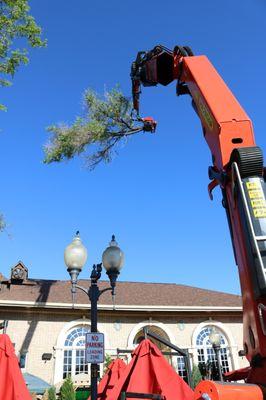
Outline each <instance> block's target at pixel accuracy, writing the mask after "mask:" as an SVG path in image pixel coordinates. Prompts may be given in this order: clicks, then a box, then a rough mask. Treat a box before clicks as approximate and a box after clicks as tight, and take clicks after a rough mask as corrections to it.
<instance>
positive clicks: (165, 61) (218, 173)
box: [131, 46, 266, 400]
mask: <svg viewBox="0 0 266 400" xmlns="http://www.w3.org/2000/svg"><path fill="white" fill-rule="evenodd" d="M131 79H132V93H133V106H134V109H135V110H136V113H137V115H139V96H140V89H141V85H143V86H155V85H157V84H162V85H165V86H166V85H168V84H169V83H171V82H172V81H174V80H176V81H177V95H183V94H188V95H190V96H191V98H192V105H193V107H194V109H195V111H196V112H197V114H198V116H199V118H200V120H201V124H202V129H203V134H204V138H205V140H206V142H207V144H208V146H209V148H210V151H211V154H212V160H213V165H212V166H211V167H209V177H210V179H211V181H212V182H211V183H210V185H209V192H210V194H211V191H212V189H213V188H214V187H215V186H216V185H220V187H221V190H222V195H223V206H224V207H225V209H226V214H227V219H228V223H229V228H230V232H231V238H232V243H233V248H234V254H235V259H236V263H237V265H238V269H239V276H240V283H241V291H242V298H243V328H244V350H245V353H246V357H247V358H248V360H249V362H250V366H251V368H250V371H249V375H248V377H247V381H248V382H249V383H255V384H258V385H266V201H265V194H266V184H265V179H264V168H263V156H262V152H261V150H260V148H259V147H257V146H256V143H255V140H254V134H253V128H252V123H251V120H250V119H249V117H248V116H247V114H246V113H245V111H244V110H243V108H242V107H241V106H240V104H239V103H238V101H237V100H236V98H235V97H234V95H233V94H232V92H231V91H230V90H229V88H228V87H227V86H226V84H225V82H224V81H223V80H222V78H221V77H220V75H219V74H218V73H217V71H216V70H215V68H214V67H213V65H212V64H211V63H210V61H209V60H208V59H207V57H205V56H194V55H193V53H192V51H191V49H190V48H188V47H180V46H176V47H175V48H174V50H173V51H171V50H169V49H167V48H165V47H163V46H156V47H155V48H154V49H153V50H151V51H149V52H139V53H138V55H137V58H136V60H135V62H133V64H132V69H131ZM245 390H246V389H245ZM229 397H230V396H229ZM220 398H221V399H223V398H225V397H222V396H220V397H217V399H220ZM233 398H234V397H232V399H233ZM235 398H237V397H235ZM245 398H246V397H245ZM250 398H254V397H250ZM258 398H259V397H258ZM261 398H262V397H261ZM239 399H241V396H240V397H239ZM256 399H257V398H256ZM254 400H255V398H254Z"/></svg>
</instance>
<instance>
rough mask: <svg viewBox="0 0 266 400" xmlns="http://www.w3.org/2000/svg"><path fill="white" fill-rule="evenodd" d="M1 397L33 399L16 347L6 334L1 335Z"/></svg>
mask: <svg viewBox="0 0 266 400" xmlns="http://www.w3.org/2000/svg"><path fill="white" fill-rule="evenodd" d="M0 399H1V400H31V396H30V393H29V391H28V389H27V386H26V383H25V381H24V379H23V376H22V373H21V371H20V368H19V365H18V360H17V357H16V355H15V351H14V347H13V345H12V343H11V341H10V339H9V336H8V335H6V334H3V335H0Z"/></svg>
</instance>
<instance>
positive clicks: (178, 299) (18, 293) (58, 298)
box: [0, 279, 242, 307]
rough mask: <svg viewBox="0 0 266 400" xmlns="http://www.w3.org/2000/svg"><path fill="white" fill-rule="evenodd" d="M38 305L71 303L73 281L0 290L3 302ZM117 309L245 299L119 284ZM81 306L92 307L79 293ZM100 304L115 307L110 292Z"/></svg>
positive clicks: (38, 282) (192, 289)
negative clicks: (120, 306) (71, 282)
mask: <svg viewBox="0 0 266 400" xmlns="http://www.w3.org/2000/svg"><path fill="white" fill-rule="evenodd" d="M79 285H81V286H84V287H88V286H89V281H88V280H79ZM108 285H109V282H106V281H100V282H99V286H100V289H103V288H104V287H107V286H108ZM2 300H4V301H5V302H6V301H14V302H19V301H23V302H34V303H61V304H63V303H71V302H72V297H71V285H70V282H69V281H55V280H37V279H36V280H35V279H29V280H27V281H26V282H25V283H23V284H10V285H9V284H7V283H2V285H1V290H0V303H1V301H2ZM115 302H116V304H117V305H124V306H134V305H136V306H162V307H166V306H171V307H192V306H197V307H208V306H209V307H210V306H212V307H241V305H242V302H241V296H237V295H234V294H228V293H223V292H216V291H213V290H206V289H200V288H196V287H192V286H185V285H178V284H171V283H170V284H167V283H143V282H121V281H120V282H119V281H118V282H117V288H116V300H115ZM75 303H77V304H88V298H87V296H86V294H84V293H83V292H81V291H80V290H78V291H77V295H76V301H75ZM99 304H102V305H109V304H110V305H111V304H112V298H111V295H110V292H106V293H104V294H103V295H102V296H101V297H100V300H99Z"/></svg>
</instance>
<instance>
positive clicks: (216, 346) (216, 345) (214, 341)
mask: <svg viewBox="0 0 266 400" xmlns="http://www.w3.org/2000/svg"><path fill="white" fill-rule="evenodd" d="M209 338H210V342H211V345H212V347H213V350H214V353H215V356H216V360H217V366H218V372H219V378H220V381H221V382H223V373H222V367H221V361H220V351H221V335H220V333H219V332H217V331H216V330H215V329H212V332H211V334H210V336H209Z"/></svg>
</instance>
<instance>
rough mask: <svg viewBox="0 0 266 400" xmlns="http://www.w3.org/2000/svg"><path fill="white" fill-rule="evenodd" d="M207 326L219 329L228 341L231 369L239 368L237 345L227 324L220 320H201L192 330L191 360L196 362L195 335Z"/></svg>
mask: <svg viewBox="0 0 266 400" xmlns="http://www.w3.org/2000/svg"><path fill="white" fill-rule="evenodd" d="M207 326H213V327H216V328H217V329H218V330H220V331H221V332H222V333H223V334H224V336H225V338H226V340H227V343H228V347H229V350H230V353H231V357H230V358H231V360H230V361H231V364H232V369H238V368H239V362H238V346H237V344H236V342H235V339H234V337H233V335H232V332H231V331H230V329H229V328H228V326H227V325H226V324H224V323H222V322H220V321H214V320H207V321H204V322H201V323H200V324H199V325H198V326H197V327H196V328H195V329H194V331H193V334H192V338H191V342H192V343H191V344H192V352H193V362H194V363H195V364H198V352H197V348H198V346H197V337H198V335H199V333H200V332H201V331H202V329H204V328H205V327H207Z"/></svg>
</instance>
